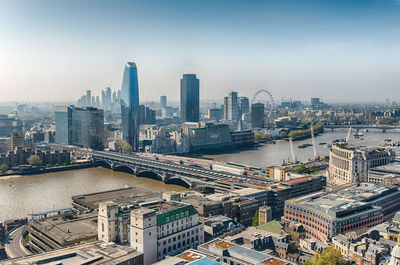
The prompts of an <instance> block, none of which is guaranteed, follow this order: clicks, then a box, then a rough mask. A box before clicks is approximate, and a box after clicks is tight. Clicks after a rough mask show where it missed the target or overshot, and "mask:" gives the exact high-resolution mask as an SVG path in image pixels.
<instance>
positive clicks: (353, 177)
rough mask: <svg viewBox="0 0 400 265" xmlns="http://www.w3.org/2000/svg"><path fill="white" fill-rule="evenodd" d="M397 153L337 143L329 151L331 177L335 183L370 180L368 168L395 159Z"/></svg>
mask: <svg viewBox="0 0 400 265" xmlns="http://www.w3.org/2000/svg"><path fill="white" fill-rule="evenodd" d="M394 157H395V153H394V152H393V151H392V150H387V149H383V148H369V149H367V148H357V147H354V146H349V145H347V144H345V143H342V144H335V145H333V146H332V148H331V150H330V152H329V179H330V180H331V181H333V182H334V183H335V184H339V185H341V184H346V183H353V182H356V183H360V182H368V170H369V169H370V168H372V167H377V166H382V165H386V164H388V163H390V162H392V161H394Z"/></svg>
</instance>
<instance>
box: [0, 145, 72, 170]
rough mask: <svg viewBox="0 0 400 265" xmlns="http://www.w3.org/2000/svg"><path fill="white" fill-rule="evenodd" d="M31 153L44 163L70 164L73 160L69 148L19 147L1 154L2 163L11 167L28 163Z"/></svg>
mask: <svg viewBox="0 0 400 265" xmlns="http://www.w3.org/2000/svg"><path fill="white" fill-rule="evenodd" d="M31 155H37V156H38V157H39V158H40V161H42V164H43V165H55V164H58V165H64V164H67V165H69V163H70V162H71V154H70V151H68V150H39V149H36V150H34V149H30V148H26V149H24V148H22V147H17V148H15V149H14V150H13V151H8V152H7V153H1V154H0V165H1V164H6V165H7V166H8V167H9V168H12V167H16V166H19V165H27V164H28V158H29V157H30V156H31Z"/></svg>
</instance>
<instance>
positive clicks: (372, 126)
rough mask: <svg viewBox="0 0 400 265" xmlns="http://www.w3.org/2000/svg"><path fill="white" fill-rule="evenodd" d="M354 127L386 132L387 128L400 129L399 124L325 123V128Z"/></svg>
mask: <svg viewBox="0 0 400 265" xmlns="http://www.w3.org/2000/svg"><path fill="white" fill-rule="evenodd" d="M350 127H351V128H352V129H355V130H362V129H378V130H382V131H383V132H386V131H387V130H396V129H400V126H398V125H367V124H366V125H362V124H357V125H347V124H339V125H324V128H325V129H331V130H332V131H333V130H334V129H339V128H350Z"/></svg>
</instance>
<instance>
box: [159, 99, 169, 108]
mask: <svg viewBox="0 0 400 265" xmlns="http://www.w3.org/2000/svg"><path fill="white" fill-rule="evenodd" d="M160 105H161V108H165V107H167V96H161V97H160Z"/></svg>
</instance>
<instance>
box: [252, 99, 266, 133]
mask: <svg viewBox="0 0 400 265" xmlns="http://www.w3.org/2000/svg"><path fill="white" fill-rule="evenodd" d="M250 116H251V126H252V127H253V128H263V127H264V104H263V103H254V104H251V114H250Z"/></svg>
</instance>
